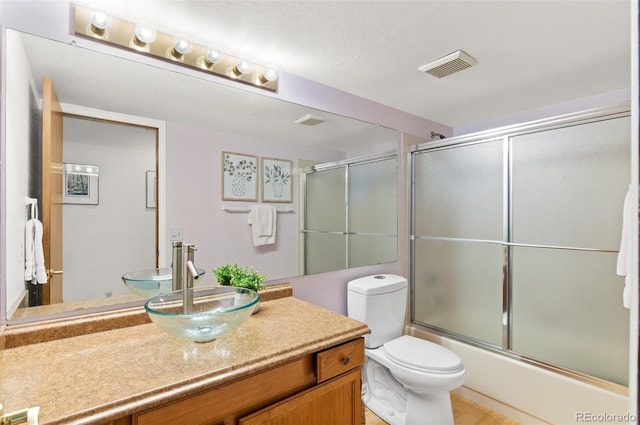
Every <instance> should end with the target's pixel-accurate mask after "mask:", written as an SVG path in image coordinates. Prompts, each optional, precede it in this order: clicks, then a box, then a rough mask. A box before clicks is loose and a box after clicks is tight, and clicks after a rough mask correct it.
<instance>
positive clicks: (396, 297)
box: [347, 274, 408, 348]
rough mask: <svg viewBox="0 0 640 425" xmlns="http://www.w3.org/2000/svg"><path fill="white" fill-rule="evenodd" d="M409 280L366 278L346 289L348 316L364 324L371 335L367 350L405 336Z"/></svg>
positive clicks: (380, 277)
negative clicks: (403, 328)
mask: <svg viewBox="0 0 640 425" xmlns="http://www.w3.org/2000/svg"><path fill="white" fill-rule="evenodd" d="M407 287H408V284H407V279H405V278H404V277H402V276H397V275H393V274H380V275H375V276H366V277H361V278H359V279H355V280H352V281H350V282H349V284H348V286H347V314H348V315H349V317H351V318H352V319H355V320H359V321H360V322H364V323H366V324H367V326H369V329H371V333H370V334H369V335H366V336H365V337H364V345H365V347H366V348H376V347H379V346H381V345H382V344H384V343H385V342H387V341H391V340H392V339H395V338H397V337H399V336H400V335H402V327H403V326H404V316H405V313H406V310H407Z"/></svg>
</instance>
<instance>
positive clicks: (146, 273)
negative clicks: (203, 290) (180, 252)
mask: <svg viewBox="0 0 640 425" xmlns="http://www.w3.org/2000/svg"><path fill="white" fill-rule="evenodd" d="M204 274H205V271H204V270H203V269H198V276H200V277H202V275H204ZM122 280H123V281H124V284H125V285H127V288H129V290H130V291H131V292H133V293H134V294H136V295H138V296H140V297H142V298H144V299H147V300H148V299H149V298H152V297H155V296H156V295H160V294H166V293H167V292H171V289H172V287H171V267H165V268H161V269H147V270H138V271H136V272H130V273H127V274H125V275H123V276H122ZM198 280H200V279H196V280H195V281H194V283H193V284H194V285H197V282H198Z"/></svg>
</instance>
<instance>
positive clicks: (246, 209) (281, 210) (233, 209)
mask: <svg viewBox="0 0 640 425" xmlns="http://www.w3.org/2000/svg"><path fill="white" fill-rule="evenodd" d="M222 210H223V211H227V212H246V213H248V212H249V211H251V209H250V208H249V207H229V206H227V205H223V206H222ZM276 211H278V212H279V213H290V212H295V210H294V209H293V208H291V207H288V208H287V207H281V208H276Z"/></svg>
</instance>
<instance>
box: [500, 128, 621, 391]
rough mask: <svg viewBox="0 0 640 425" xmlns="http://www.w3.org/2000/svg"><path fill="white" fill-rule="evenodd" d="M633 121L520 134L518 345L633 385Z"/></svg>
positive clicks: (514, 319) (514, 327)
mask: <svg viewBox="0 0 640 425" xmlns="http://www.w3.org/2000/svg"><path fill="white" fill-rule="evenodd" d="M629 128H630V122H629V118H628V117H625V118H616V119H610V120H605V121H598V122H592V123H587V124H583V125H580V126H573V127H566V128H560V129H553V130H548V131H543V132H536V133H531V134H525V135H520V136H515V137H512V138H511V140H510V143H511V156H512V159H511V164H512V177H511V187H512V201H511V218H512V235H511V242H512V243H513V244H514V246H512V248H511V249H512V251H511V265H510V270H511V278H512V280H511V281H512V284H511V288H510V290H511V302H512V305H511V332H510V348H511V350H513V351H515V352H517V353H520V354H524V355H526V356H530V357H532V358H536V359H540V360H543V361H546V362H550V363H553V364H557V365H560V366H564V367H567V368H569V369H572V370H575V371H579V372H583V373H586V374H589V375H592V376H598V377H601V378H604V379H606V380H609V381H612V382H617V383H620V384H623V385H626V383H627V380H628V363H627V358H628V341H629V316H628V311H627V310H625V309H624V308H623V306H622V298H621V294H622V288H623V286H624V280H623V278H622V277H620V276H617V275H616V259H617V253H616V251H617V250H618V249H619V246H620V237H621V229H622V206H623V200H624V197H625V194H626V192H627V189H628V186H629V180H630V169H629V167H630V161H629V149H630V146H629Z"/></svg>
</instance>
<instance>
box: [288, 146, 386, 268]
mask: <svg viewBox="0 0 640 425" xmlns="http://www.w3.org/2000/svg"><path fill="white" fill-rule="evenodd" d="M387 160H395V165H396V173H397V169H398V154H397V152H396V151H388V152H382V153H375V154H370V155H365V156H359V157H354V158H348V159H343V160H339V161H334V162H326V163H322V164H316V165H313V166H311V167H306V168H304V169H302V170H301V178H300V182H301V187H302V191H301V200H302V201H301V203H302V205H303V206H304V213H303V214H301V223H300V235H301V240H300V245H301V246H302V247H304V248H303V250H302V251H301V258H300V260H299V261H300V268H301V272H302V274H309V272H308V264H307V259H306V257H307V256H306V237H307V236H308V235H310V234H326V235H336V236H344V251H345V252H344V254H345V255H344V258H343V259H344V264H343V266H341V268H344V269H349V268H351V267H354V266H352V265H351V259H350V257H349V244H350V237H352V236H373V237H379V238H395V241H394V244H395V246H396V258H395V260H394V261H396V260H397V255H398V251H397V239H398V230H397V219H398V217H397V209H396V215H395V221H396V232H395V233H393V234H389V233H376V232H366V233H365V232H354V231H352V229H351V228H350V224H349V216H350V210H349V206H350V196H351V193H350V189H349V183H350V173H349V172H350V170H351V168H353V167H354V166H359V165H365V164H371V163H376V162H380V161H387ZM340 169H342V170H344V199H343V201H344V217H345V223H344V224H345V227H344V229H343V230H340V231H328V230H312V229H309V228H308V225H307V220H308V217H307V212H308V210H309V208H308V206H307V195H308V194H307V176H308V175H309V174H314V173H316V172H321V171H327V170H340ZM396 199H397V193H396ZM385 262H388V261H385ZM370 263H371V264H377V262H370ZM336 269H338V268H336ZM327 271H329V270H327Z"/></svg>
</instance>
